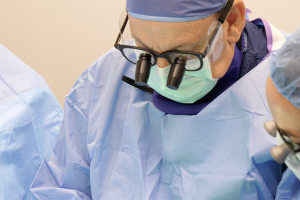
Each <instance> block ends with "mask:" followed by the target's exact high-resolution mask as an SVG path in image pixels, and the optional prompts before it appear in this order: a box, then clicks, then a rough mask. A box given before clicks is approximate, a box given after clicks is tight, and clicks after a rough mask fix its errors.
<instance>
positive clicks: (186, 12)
mask: <svg viewBox="0 0 300 200" xmlns="http://www.w3.org/2000/svg"><path fill="white" fill-rule="evenodd" d="M226 2H227V0H127V4H126V10H127V11H128V13H129V14H130V15H131V16H132V17H135V18H138V19H145V20H153V21H166V22H185V21H194V20H198V19H203V18H205V17H208V16H210V15H212V14H214V13H216V12H218V11H220V10H221V9H222V8H224V7H225V5H226Z"/></svg>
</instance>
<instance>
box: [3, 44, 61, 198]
mask: <svg viewBox="0 0 300 200" xmlns="http://www.w3.org/2000/svg"><path fill="white" fill-rule="evenodd" d="M62 116H63V110H62V108H61V106H60V105H59V103H58V101H57V100H56V98H55V96H54V95H53V93H52V92H51V90H50V89H49V87H48V86H47V84H46V82H45V81H44V79H43V78H42V77H41V76H40V75H39V74H37V73H36V72H35V71H33V70H32V69H31V68H30V67H28V66H27V65H26V64H25V63H23V62H22V61H21V60H20V59H18V58H17V57H16V56H15V55H13V54H12V53H11V52H10V51H9V50H7V49H6V48H5V47H4V46H3V45H1V44H0V199H1V200H2V199H3V200H31V199H35V198H34V196H33V195H32V193H31V192H30V185H31V183H32V181H33V179H34V177H35V175H36V173H37V170H38V169H39V166H40V164H41V162H42V160H43V159H44V158H47V157H49V156H50V155H51V152H52V150H53V147H54V143H55V140H56V137H57V134H58V130H59V127H60V124H61V120H62Z"/></svg>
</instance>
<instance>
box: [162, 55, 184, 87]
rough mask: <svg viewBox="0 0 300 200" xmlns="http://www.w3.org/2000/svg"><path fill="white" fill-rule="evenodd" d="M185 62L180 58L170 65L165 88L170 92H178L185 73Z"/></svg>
mask: <svg viewBox="0 0 300 200" xmlns="http://www.w3.org/2000/svg"><path fill="white" fill-rule="evenodd" d="M185 65H186V60H185V59H184V58H182V57H177V58H176V59H175V61H174V63H173V64H172V65H171V69H170V72H169V76H168V81H167V87H168V88H170V89H172V90H178V88H179V86H180V84H181V81H182V79H183V76H184V72H185Z"/></svg>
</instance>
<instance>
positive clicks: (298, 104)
mask: <svg viewBox="0 0 300 200" xmlns="http://www.w3.org/2000/svg"><path fill="white" fill-rule="evenodd" d="M299 53H300V30H297V31H296V32H295V33H293V35H291V36H290V37H289V39H288V40H287V42H286V43H285V44H284V46H283V47H282V48H281V49H280V50H279V51H278V52H277V54H276V55H275V56H273V58H272V65H271V74H270V76H269V77H268V80H267V85H266V87H267V88H266V93H267V99H268V103H269V107H270V111H271V113H272V116H273V117H274V120H272V121H269V122H267V123H266V124H265V128H266V130H267V131H268V132H269V133H270V134H271V135H272V136H274V137H276V138H277V145H278V146H276V147H273V148H272V149H271V155H272V157H273V158H274V160H276V161H277V162H279V163H283V162H284V163H285V164H286V165H287V166H288V168H289V169H290V170H289V171H292V172H293V173H294V174H293V173H291V172H289V174H287V175H286V177H284V178H285V179H289V182H290V183H291V188H293V189H294V193H296V192H297V194H298V198H300V188H299V183H300V182H299V180H298V179H300V124H299V122H300V57H299ZM296 177H297V178H296ZM295 188H297V189H295ZM287 195H289V196H288V197H290V199H292V195H296V194H293V191H291V193H290V194H287ZM286 197H287V196H285V198H286Z"/></svg>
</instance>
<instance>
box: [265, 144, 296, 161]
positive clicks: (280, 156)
mask: <svg viewBox="0 0 300 200" xmlns="http://www.w3.org/2000/svg"><path fill="white" fill-rule="evenodd" d="M270 153H271V156H272V157H273V158H274V160H275V161H276V162H278V163H280V164H282V163H284V161H285V159H286V157H287V156H288V154H289V153H291V150H290V148H289V147H288V145H287V144H285V143H283V144H282V145H280V146H276V147H273V148H272V149H271V151H270Z"/></svg>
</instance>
